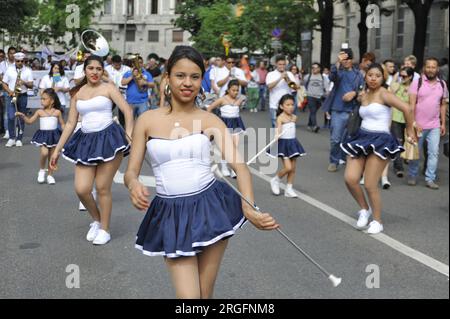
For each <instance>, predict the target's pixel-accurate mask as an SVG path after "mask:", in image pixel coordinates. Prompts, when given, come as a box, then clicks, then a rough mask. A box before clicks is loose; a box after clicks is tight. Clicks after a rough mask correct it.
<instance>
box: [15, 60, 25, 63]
mask: <svg viewBox="0 0 450 319" xmlns="http://www.w3.org/2000/svg"><path fill="white" fill-rule="evenodd" d="M15 62H16V63H23V60H16V61H15Z"/></svg>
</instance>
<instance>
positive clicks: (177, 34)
mask: <svg viewBox="0 0 450 319" xmlns="http://www.w3.org/2000/svg"><path fill="white" fill-rule="evenodd" d="M183 34H184V31H175V30H174V31H173V34H172V41H173V42H183Z"/></svg>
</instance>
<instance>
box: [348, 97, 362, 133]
mask: <svg viewBox="0 0 450 319" xmlns="http://www.w3.org/2000/svg"><path fill="white" fill-rule="evenodd" d="M359 108H360V104H359V103H357V104H356V106H355V107H354V108H353V110H352V112H351V113H350V116H349V118H348V122H347V134H348V135H349V136H352V135H355V134H356V133H358V131H359V128H360V127H361V122H362V118H361V116H360V115H359Z"/></svg>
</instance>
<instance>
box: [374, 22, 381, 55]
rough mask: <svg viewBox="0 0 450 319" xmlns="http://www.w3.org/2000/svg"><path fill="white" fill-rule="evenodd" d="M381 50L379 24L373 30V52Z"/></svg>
mask: <svg viewBox="0 0 450 319" xmlns="http://www.w3.org/2000/svg"><path fill="white" fill-rule="evenodd" d="M380 49H381V23H380V25H379V27H378V28H375V50H380Z"/></svg>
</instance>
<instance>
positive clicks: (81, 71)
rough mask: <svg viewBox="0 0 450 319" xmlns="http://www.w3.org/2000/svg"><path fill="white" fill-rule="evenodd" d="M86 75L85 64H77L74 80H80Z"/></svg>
mask: <svg viewBox="0 0 450 319" xmlns="http://www.w3.org/2000/svg"><path fill="white" fill-rule="evenodd" d="M82 77H84V64H80V65H77V67H76V68H75V73H74V75H73V79H74V80H78V79H81V78H82Z"/></svg>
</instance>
